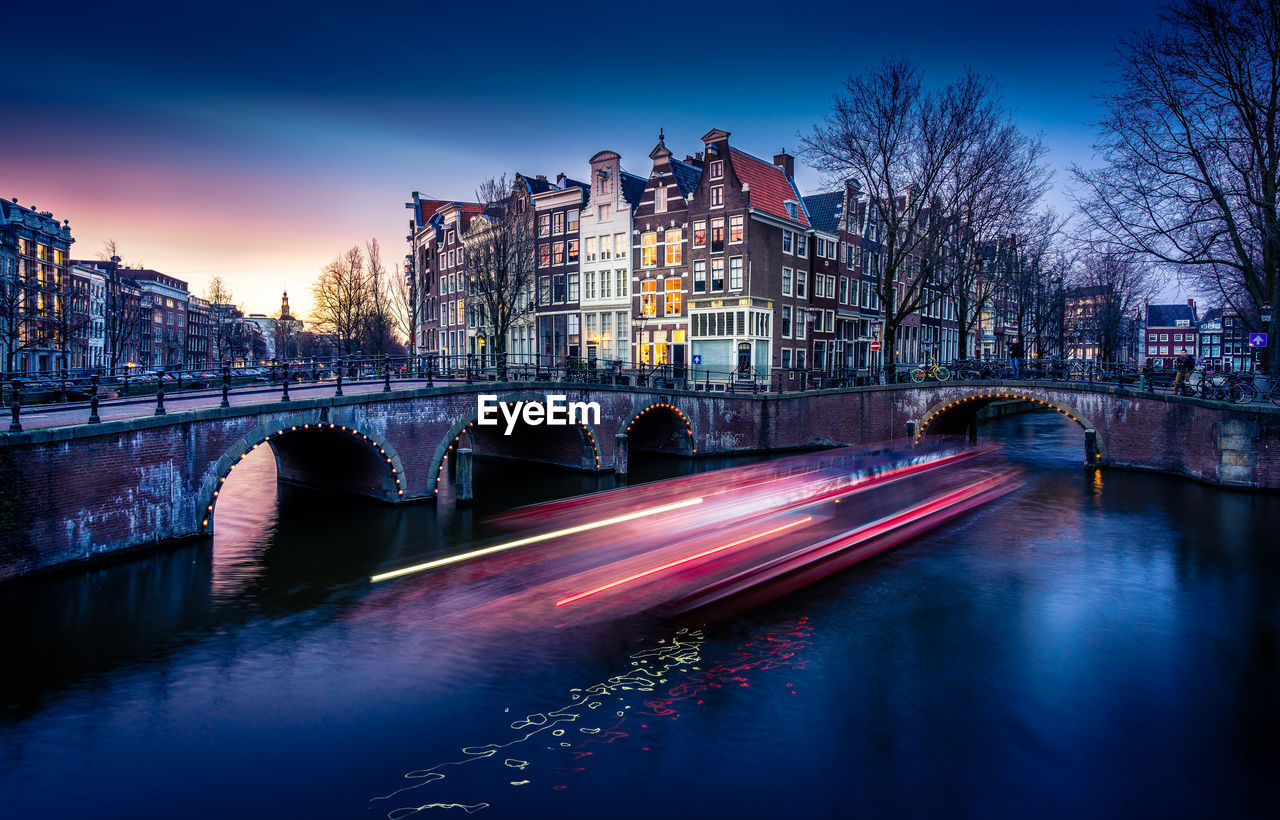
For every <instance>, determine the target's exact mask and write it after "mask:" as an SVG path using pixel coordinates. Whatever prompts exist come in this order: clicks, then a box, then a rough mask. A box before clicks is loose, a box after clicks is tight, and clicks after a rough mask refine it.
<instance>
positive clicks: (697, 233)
mask: <svg viewBox="0 0 1280 820" xmlns="http://www.w3.org/2000/svg"><path fill="white" fill-rule="evenodd" d="M693 246H694V247H695V248H705V247H706V246H707V223H705V222H695V223H693Z"/></svg>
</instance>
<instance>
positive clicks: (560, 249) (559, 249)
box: [551, 242, 564, 265]
mask: <svg viewBox="0 0 1280 820" xmlns="http://www.w3.org/2000/svg"><path fill="white" fill-rule="evenodd" d="M551 263H552V264H553V265H563V264H564V243H563V242H556V243H555V244H553V245H552V246H551Z"/></svg>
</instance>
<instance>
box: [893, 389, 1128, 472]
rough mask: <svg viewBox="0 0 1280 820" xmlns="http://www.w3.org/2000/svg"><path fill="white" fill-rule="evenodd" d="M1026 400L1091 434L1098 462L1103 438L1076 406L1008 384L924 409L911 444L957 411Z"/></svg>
mask: <svg viewBox="0 0 1280 820" xmlns="http://www.w3.org/2000/svg"><path fill="white" fill-rule="evenodd" d="M1009 399H1012V400H1014V401H1025V402H1030V403H1031V404H1034V405H1037V406H1039V407H1043V408H1045V409H1048V410H1055V411H1057V412H1059V413H1061V414H1062V415H1064V416H1066V417H1067V418H1069V419H1071V420H1072V421H1074V422H1075V423H1076V424H1078V425H1079V426H1080V428H1081V429H1082V430H1084V432H1085V435H1086V436H1090V435H1091V434H1092V440H1093V442H1094V444H1093V455H1094V458H1095V459H1101V458H1102V454H1103V452H1104V451H1103V445H1102V437H1101V436H1099V435H1098V426H1097V425H1096V424H1094V423H1093V422H1092V421H1091V420H1090V419H1088V418H1086V417H1085V416H1084V414H1083V413H1081V412H1080V411H1079V410H1078V409H1077V408H1076V407H1075V406H1073V405H1071V404H1068V403H1067V402H1064V401H1061V400H1060V399H1057V398H1054V397H1051V396H1050V395H1049V394H1047V393H1040V392H1036V391H1033V390H1020V389H1018V388H1016V387H1010V386H1008V385H1004V386H1000V387H987V388H979V389H977V390H975V392H973V393H970V394H968V395H965V396H961V397H959V398H952V399H951V400H949V401H940V402H937V403H935V404H934V405H933V406H932V407H930V408H929V409H927V410H926V411H925V413H924V415H923V416H921V418H920V420H919V422H918V423H917V425H916V433H915V438H914V439H913V442H912V443H918V442H919V441H920V439H921V437H922V436H924V434H925V431H927V430H928V429H929V426H930V425H931V424H933V423H935V422H938V421H940V420H942V419H945V418H946V417H947V416H948V415H949V414H951V413H953V412H954V411H956V410H957V409H958V408H963V409H964V410H965V411H972V412H974V413H976V412H977V411H978V410H981V409H982V408H983V407H986V406H987V405H988V404H991V403H992V402H994V401H1000V400H1009Z"/></svg>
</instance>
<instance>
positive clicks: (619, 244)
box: [600, 233, 630, 259]
mask: <svg viewBox="0 0 1280 820" xmlns="http://www.w3.org/2000/svg"><path fill="white" fill-rule="evenodd" d="M600 241H601V242H604V240H603V239H601V240H600ZM629 250H630V248H628V247H627V235H626V234H625V233H615V234H614V235H613V255H614V256H616V257H617V258H618V259H622V258H623V257H625V256H626V255H627V253H628V251H629Z"/></svg>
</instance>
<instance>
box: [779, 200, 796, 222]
mask: <svg viewBox="0 0 1280 820" xmlns="http://www.w3.org/2000/svg"><path fill="white" fill-rule="evenodd" d="M782 204H783V205H785V206H787V216H789V217H791V218H792V219H795V218H796V203H795V201H794V200H790V199H788V200H787V201H786V202H784V203H782Z"/></svg>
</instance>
